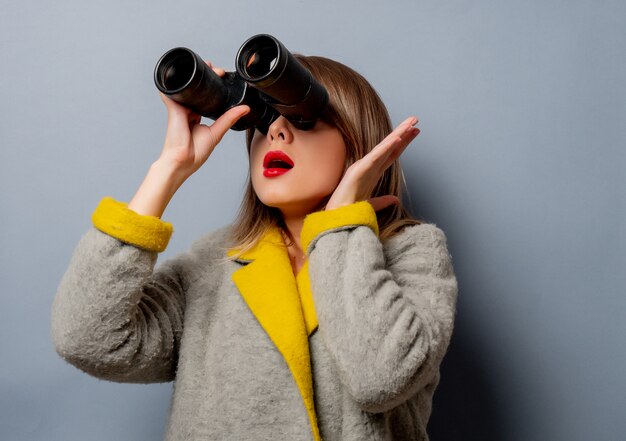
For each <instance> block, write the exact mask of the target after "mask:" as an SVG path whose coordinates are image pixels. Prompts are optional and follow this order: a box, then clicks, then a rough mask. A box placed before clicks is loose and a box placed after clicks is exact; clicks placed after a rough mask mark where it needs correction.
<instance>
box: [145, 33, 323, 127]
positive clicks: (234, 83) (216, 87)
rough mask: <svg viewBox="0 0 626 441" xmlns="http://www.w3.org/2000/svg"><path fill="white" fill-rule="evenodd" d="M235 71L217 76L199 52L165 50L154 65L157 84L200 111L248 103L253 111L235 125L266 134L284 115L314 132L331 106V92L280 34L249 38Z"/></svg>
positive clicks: (214, 113) (215, 113)
mask: <svg viewBox="0 0 626 441" xmlns="http://www.w3.org/2000/svg"><path fill="white" fill-rule="evenodd" d="M235 68H236V71H235V72H226V73H225V74H224V76H223V77H220V76H219V75H217V74H216V73H215V72H214V71H213V69H211V68H210V67H209V66H208V65H207V64H206V63H205V62H204V60H203V59H202V58H200V56H199V55H198V54H196V53H195V52H193V51H192V50H190V49H187V48H184V47H177V48H174V49H170V50H169V51H167V52H166V53H165V54H163V56H161V58H160V59H159V61H158V62H157V65H156V67H155V69H154V82H155V84H156V87H157V88H158V89H159V90H160V91H161V92H162V93H163V94H165V95H167V96H168V97H169V98H171V99H173V100H174V101H176V102H178V103H180V104H181V105H183V106H185V107H188V108H190V109H191V110H193V111H194V112H196V113H198V114H199V115H202V116H205V117H207V118H211V119H213V120H215V119H217V118H219V117H220V116H221V115H222V114H223V113H224V112H226V111H227V110H228V109H230V108H232V107H234V106H237V105H240V104H246V105H248V106H249V107H250V112H249V113H248V114H246V115H244V116H243V117H241V118H240V119H239V120H238V121H237V123H235V125H234V126H233V127H232V128H233V129H234V130H245V129H248V128H252V127H256V128H257V129H258V130H259V131H261V132H262V133H264V134H265V133H267V129H268V127H269V125H270V124H272V122H273V121H274V120H276V119H277V118H278V117H279V116H280V115H282V116H284V117H285V118H286V119H287V120H288V121H289V122H291V123H292V124H293V125H294V126H295V127H296V128H298V129H300V130H310V129H312V128H313V126H314V125H315V122H316V121H317V119H318V117H319V116H320V115H321V113H322V112H323V111H324V109H325V107H326V105H327V104H328V92H327V91H326V89H325V88H324V86H322V85H321V84H320V83H319V82H318V81H316V80H315V78H313V75H311V73H310V72H309V71H308V69H306V68H305V67H304V66H303V65H302V64H301V63H300V62H299V61H298V60H297V59H296V58H295V57H294V56H293V55H292V54H291V53H290V52H289V51H288V50H287V48H285V46H284V45H283V44H282V43H281V42H280V41H278V40H277V39H276V38H274V37H272V36H271V35H268V34H258V35H255V36H253V37H250V38H249V39H248V40H246V42H245V43H243V45H242V46H241V47H240V48H239V51H238V52H237V57H236V59H235Z"/></svg>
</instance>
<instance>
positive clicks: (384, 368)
mask: <svg viewBox="0 0 626 441" xmlns="http://www.w3.org/2000/svg"><path fill="white" fill-rule="evenodd" d="M296 57H297V59H298V60H299V61H300V62H301V63H302V64H303V65H304V66H305V67H307V68H308V69H309V70H310V71H311V73H312V74H313V76H314V77H315V78H316V79H317V80H318V81H320V82H321V83H322V84H323V85H324V86H325V87H326V89H327V90H328V92H329V95H330V101H329V105H328V106H327V108H326V110H325V112H324V114H323V115H322V116H321V117H320V119H319V120H318V121H317V123H316V125H315V127H314V128H313V129H312V130H310V131H302V130H298V129H296V128H295V127H294V126H292V125H291V124H290V123H289V121H287V120H286V119H285V118H284V117H282V116H281V117H279V118H278V119H277V120H276V121H274V122H273V123H272V124H271V125H270V126H269V128H268V130H267V134H266V135H263V134H262V133H261V132H259V131H258V130H254V129H251V130H248V132H247V148H248V153H249V164H250V175H249V178H250V179H249V182H248V187H247V191H246V194H245V196H244V200H243V202H242V206H241V210H240V212H239V214H238V217H237V219H236V220H235V222H233V224H232V225H228V226H224V227H222V228H219V229H217V230H215V231H213V232H211V233H209V234H206V235H204V236H203V237H201V238H200V239H198V240H197V241H195V242H194V243H193V244H192V245H191V247H190V249H189V250H188V251H187V252H184V253H180V254H179V255H177V256H176V257H174V258H172V259H170V260H167V261H165V262H164V263H162V264H161V265H160V266H159V267H158V268H156V269H155V268H154V266H155V263H156V260H157V255H158V253H159V252H161V251H163V250H164V249H165V247H166V246H167V243H168V241H169V238H170V236H171V234H172V225H171V224H169V223H167V222H164V221H162V220H161V219H160V218H161V216H162V214H163V212H164V210H165V208H166V206H167V204H168V202H169V201H170V200H171V198H172V196H173V195H174V193H175V192H176V191H177V189H178V188H179V187H180V186H181V185H182V183H183V182H185V180H186V179H188V178H189V176H191V175H192V174H193V173H194V172H195V171H197V170H198V169H199V168H200V167H201V166H202V164H204V162H205V161H206V160H207V159H208V157H209V156H210V154H211V153H212V151H213V149H214V148H215V147H216V146H217V144H218V143H219V141H220V140H221V138H222V136H223V135H224V134H225V132H226V131H228V130H229V128H230V127H232V125H233V124H234V123H235V122H236V121H237V119H238V118H240V117H241V116H243V115H244V114H245V113H247V112H248V111H249V109H248V108H247V106H238V107H235V108H233V109H231V110H229V111H228V112H226V113H224V115H222V116H221V117H220V118H219V119H217V120H216V121H215V122H214V123H213V124H212V125H211V126H206V125H202V124H200V121H201V118H200V116H199V115H197V114H195V113H193V112H192V111H190V110H189V109H186V108H184V107H182V106H181V105H179V104H177V103H176V102H174V101H172V100H170V99H169V98H167V97H166V96H165V95H161V98H162V100H163V102H164V104H165V106H166V108H167V111H168V127H167V132H166V137H165V143H164V147H163V151H162V153H161V156H160V157H159V159H158V160H157V161H156V162H155V163H153V165H152V166H151V167H150V170H149V172H148V174H147V176H146V178H145V180H144V182H143V183H142V184H141V186H140V188H139V190H138V191H137V193H136V195H135V196H134V197H133V199H132V200H131V201H130V202H129V203H128V205H127V204H125V203H123V202H119V201H116V200H114V199H112V198H110V197H106V198H103V199H102V201H101V202H100V204H99V205H98V207H97V208H96V210H95V211H94V213H93V215H92V221H93V228H90V230H89V231H88V232H87V233H86V234H85V235H84V236H83V237H82V238H81V240H80V242H79V244H78V246H77V248H76V250H75V251H74V255H73V257H72V260H71V262H70V265H69V268H68V270H67V272H66V274H65V275H64V277H63V279H62V281H61V283H60V285H59V288H58V291H57V295H56V297H55V300H54V304H53V310H52V335H53V340H54V344H55V348H56V350H57V352H58V353H59V354H60V355H61V356H62V357H63V358H64V359H66V360H67V361H68V362H70V363H72V364H73V365H75V366H77V367H78V368H80V369H82V370H84V371H85V372H87V373H89V374H91V375H94V376H96V377H98V378H102V379H106V380H111V381H119V382H136V383H149V382H164V381H175V383H174V394H173V396H172V402H171V407H170V415H169V420H168V424H167V430H166V436H165V439H166V440H168V441H171V440H205V439H206V440H214V439H220V440H221V439H236V440H279V439H281V440H282V439H288V440H320V439H323V440H325V441H330V440H366V439H381V440H382V439H385V440H424V439H428V435H427V434H426V424H427V422H428V418H429V416H430V412H431V403H432V396H433V393H434V391H435V388H436V387H437V385H438V382H439V365H440V363H441V360H442V359H443V356H444V355H445V352H446V350H447V347H448V344H449V341H450V337H451V334H452V330H453V322H454V316H455V307H456V296H457V282H456V278H455V275H454V271H453V268H452V261H451V256H450V255H449V253H448V250H447V245H446V238H445V235H444V233H443V232H442V231H441V230H440V229H439V228H438V227H436V226H435V225H434V224H428V223H424V222H421V221H419V220H415V219H411V218H410V216H409V215H408V213H407V212H406V211H405V210H404V208H403V207H402V204H401V200H400V197H401V186H400V182H401V178H402V173H401V169H400V164H399V161H398V158H399V156H400V155H401V153H402V152H403V151H404V149H405V148H406V147H407V146H408V144H409V143H410V142H411V140H413V139H414V138H415V136H417V134H418V133H419V130H418V129H417V128H415V127H414V126H415V124H416V123H417V119H416V118H413V117H410V118H408V119H407V120H406V121H404V122H403V123H402V124H400V125H399V126H398V127H396V128H395V129H394V130H393V131H392V127H391V123H390V119H389V116H388V113H387V110H386V108H385V106H384V105H383V103H382V102H381V100H380V98H379V97H378V95H377V94H376V92H375V91H374V89H373V88H372V87H371V85H370V84H369V83H368V82H367V81H366V80H365V79H364V78H363V77H362V76H361V75H359V74H358V73H356V72H355V71H354V70H352V69H350V68H348V67H347V66H344V65H343V64H340V63H338V62H335V61H332V60H330V59H327V58H323V57H305V56H302V55H297V56H296ZM208 64H209V65H210V63H208ZM213 70H214V71H215V72H216V73H218V75H223V74H224V70H223V69H220V68H217V67H215V68H213ZM285 155H286V156H285ZM279 159H280V160H282V161H283V163H282V164H281V163H280V161H278V160H279ZM281 168H282V170H281ZM285 170H286V171H285Z"/></svg>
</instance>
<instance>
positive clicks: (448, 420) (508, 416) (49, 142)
mask: <svg viewBox="0 0 626 441" xmlns="http://www.w3.org/2000/svg"><path fill="white" fill-rule="evenodd" d="M0 6H1V11H2V12H1V13H0V45H1V46H0V59H1V60H2V61H1V63H2V65H1V66H2V73H1V81H0V96H1V97H2V99H1V100H0V109H1V115H0V155H1V156H0V188H1V191H0V207H1V208H0V209H1V212H2V228H1V229H0V241H1V243H0V245H1V247H0V268H2V275H1V278H0V283H1V287H0V288H1V299H2V305H1V307H0V354H2V360H1V363H0V439H2V440H11V441H17V440H46V441H52V440H92V441H96V440H113V439H115V440H156V439H161V437H162V435H163V431H164V427H165V419H166V416H167V411H168V406H169V398H170V394H171V384H157V385H126V384H116V383H110V382H104V381H100V380H97V379H95V378H92V377H89V376H87V375H86V374H84V373H82V372H80V371H78V370H77V369H75V368H73V367H72V366H70V365H69V364H66V363H65V362H64V361H63V360H62V359H61V358H59V357H58V356H57V355H56V353H55V352H54V350H53V346H52V343H51V339H50V331H49V326H50V307H51V303H52V299H53V296H54V294H55V290H56V287H57V285H58V283H59V281H60V278H61V277H62V275H63V273H64V271H65V268H66V267H67V264H68V263H69V259H70V256H71V253H72V251H73V248H74V247H75V245H76V243H77V242H78V240H79V238H80V237H81V235H82V234H83V233H84V232H85V231H86V230H87V229H88V228H89V226H90V215H91V212H92V211H93V209H94V208H95V207H96V205H97V203H98V201H99V200H100V198H102V197H103V196H106V195H110V196H113V197H115V198H117V199H119V200H124V201H129V200H130V199H131V198H132V196H133V195H134V193H135V191H136V189H137V188H138V186H139V184H140V183H141V181H142V180H143V177H144V176H145V173H146V171H147V169H148V167H149V165H150V164H151V162H152V161H154V160H155V159H156V158H157V157H158V154H159V153H160V150H161V147H162V143H163V137H164V134H165V128H166V115H167V114H166V111H165V107H164V106H163V105H162V103H161V101H160V99H159V97H158V94H157V92H156V88H155V87H154V84H153V82H152V72H153V68H154V65H155V63H156V61H157V60H158V58H159V57H160V56H161V55H162V54H163V53H164V52H165V51H166V50H168V49H170V48H172V47H175V46H179V45H181V46H187V47H190V48H192V49H194V50H196V51H197V52H198V53H200V54H201V55H202V56H203V57H204V58H207V59H211V60H212V61H213V62H214V63H215V64H216V65H218V66H221V67H224V68H226V69H227V70H233V69H234V56H235V54H236V51H237V49H238V47H239V46H240V44H241V43H242V42H243V41H244V40H245V39H246V38H248V37H249V36H251V35H254V34H256V33H260V32H267V33H270V34H273V35H275V36H276V37H278V38H279V39H280V40H282V41H283V42H284V43H285V45H286V46H287V47H288V48H290V49H291V50H292V51H294V52H301V53H305V54H309V55H312V54H316V55H324V56H327V57H330V58H334V59H337V60H339V61H341V62H343V63H345V64H348V65H349V66H352V67H353V68H355V69H356V70H358V71H359V72H361V73H362V74H363V75H365V76H366V77H367V78H368V79H369V80H370V82H371V83H372V84H373V85H374V87H375V88H376V89H377V90H378V91H379V93H380V94H381V96H382V97H383V99H384V101H385V102H386V103H387V105H388V107H389V110H390V113H391V115H392V118H393V120H394V123H395V124H398V123H399V122H400V121H402V120H403V119H404V118H405V117H406V116H409V115H411V114H415V115H417V116H418V117H419V118H420V123H419V127H420V128H421V130H422V132H421V134H420V135H419V136H418V138H417V139H416V140H415V141H414V142H413V143H412V144H411V146H410V147H409V148H408V149H407V150H406V151H405V153H404V154H403V156H402V158H401V161H402V164H403V167H404V170H405V173H406V176H407V181H408V187H409V193H410V195H411V209H412V210H413V213H414V214H415V215H417V216H421V217H424V218H426V219H427V220H428V221H430V222H433V223H436V224H437V225H439V226H440V227H441V228H443V229H444V231H445V232H446V234H447V236H448V243H449V248H450V251H451V253H452V255H453V257H454V262H455V269H456V272H457V277H458V279H459V286H460V292H459V311H458V318H457V324H456V329H455V334H454V337H453V341H452V345H451V347H450V351H449V354H448V356H447V357H446V359H445V361H444V364H443V366H442V375H443V376H442V382H441V384H440V387H439V389H438V392H437V393H436V395H435V401H434V410H433V416H432V418H431V421H430V425H429V429H430V433H431V438H432V439H433V440H435V441H442V440H512V441H522V440H524V441H531V440H532V441H537V440H551V441H552V440H554V441H557V440H558V441H561V440H562V441H566V440H567V441H575V440H589V439H597V440H620V439H623V436H624V435H623V434H624V433H625V432H626V418H624V409H625V408H626V393H625V392H626V387H625V385H626V380H625V379H624V377H623V373H624V372H626V351H625V343H624V341H625V337H626V320H625V318H626V317H625V307H626V298H625V296H624V287H625V286H626V284H625V281H626V276H625V271H624V268H625V266H626V257H625V256H626V250H625V245H626V229H625V227H624V225H625V223H624V218H625V217H626V203H625V201H626V197H625V192H624V186H625V184H626V179H625V177H624V175H625V174H624V169H625V168H626V154H625V153H624V151H625V150H624V147H625V141H626V135H625V131H624V120H626V109H625V103H626V87H625V81H624V78H626V60H625V56H624V54H625V51H626V35H625V33H626V32H625V27H624V18H625V17H626V6H624V3H623V2H620V1H596V2H592V1H590V0H589V1H580V0H578V1H547V2H546V1H536V0H535V1H526V2H503V1H495V0H494V1H460V0H438V1H428V2H426V1H397V2H382V1H376V2H373V1H363V0H358V1H357V0H350V1H344V2H329V1H325V2H320V1H316V2H304V1H286V0H284V1H274V2H253V1H245V2H210V1H203V2H193V1H178V2H176V3H175V2H169V1H162V0H160V1H150V2H148V1H136V2H126V1H124V2H123V1H119V0H117V1H112V0H108V1H101V2H91V1H90V2H85V1H77V0H74V1H60V2H35V1H32V0H30V1H25V0H21V1H19V2H18V1H15V2H10V1H7V0H3V1H2V2H1V3H0ZM207 122H210V121H207ZM246 174H247V162H246V156H245V149H244V147H243V135H242V134H241V133H234V132H231V133H229V134H228V135H227V137H226V138H225V140H224V141H223V143H222V144H220V145H219V147H218V148H217V149H216V150H215V152H214V154H213V155H212V157H211V158H210V159H209V161H208V162H207V163H206V164H205V166H204V167H203V168H202V169H201V170H200V171H199V172H198V173H197V174H196V175H194V176H193V177H192V178H191V179H190V180H189V181H188V182H187V183H186V184H185V185H184V186H183V187H182V188H181V190H180V191H179V192H178V193H177V194H176V196H175V197H174V199H173V200H172V202H171V204H170V205H169V207H168V208H167V210H166V212H165V214H164V216H163V218H164V219H165V220H168V221H170V222H172V223H173V224H174V227H175V233H174V236H173V237H172V240H171V242H170V245H169V248H168V249H167V250H166V251H165V252H164V253H163V254H162V255H161V256H160V259H165V258H167V257H168V256H171V255H173V254H174V253H176V252H178V251H182V250H184V249H186V248H187V247H188V245H189V244H190V243H191V241H192V240H193V239H194V238H196V237H198V236H199V235H201V234H203V233H205V232H208V231H210V230H213V229H214V228H217V227H219V226H221V225H225V224H227V223H229V222H230V221H231V220H232V219H233V216H234V214H235V211H236V209H237V207H238V205H239V202H240V200H241V196H242V194H243V188H244V182H245V177H246Z"/></svg>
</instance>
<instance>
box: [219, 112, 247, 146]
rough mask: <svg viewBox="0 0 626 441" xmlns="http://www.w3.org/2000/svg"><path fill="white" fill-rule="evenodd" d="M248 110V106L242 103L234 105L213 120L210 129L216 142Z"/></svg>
mask: <svg viewBox="0 0 626 441" xmlns="http://www.w3.org/2000/svg"><path fill="white" fill-rule="evenodd" d="M248 112H250V107H248V106H246V105H245V104H244V105H240V106H235V107H233V108H231V109H229V110H228V111H227V112H224V114H223V115H222V116H220V117H219V118H218V119H216V120H215V122H214V123H213V124H211V126H210V127H211V131H212V132H213V135H214V137H215V139H216V140H217V141H216V142H219V141H220V140H221V139H222V137H223V136H224V134H225V133H226V132H227V131H228V130H229V129H230V128H231V127H232V126H233V125H234V124H235V123H236V122H237V120H239V118H241V117H242V116H244V115H245V114H247V113H248Z"/></svg>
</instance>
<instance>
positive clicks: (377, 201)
mask: <svg viewBox="0 0 626 441" xmlns="http://www.w3.org/2000/svg"><path fill="white" fill-rule="evenodd" d="M368 202H369V203H370V204H371V205H372V208H373V209H374V211H379V210H382V209H383V208H387V207H388V206H390V205H393V204H399V203H400V199H399V198H398V197H397V196H394V195H390V194H389V195H385V196H378V197H375V198H371V199H369V200H368Z"/></svg>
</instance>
